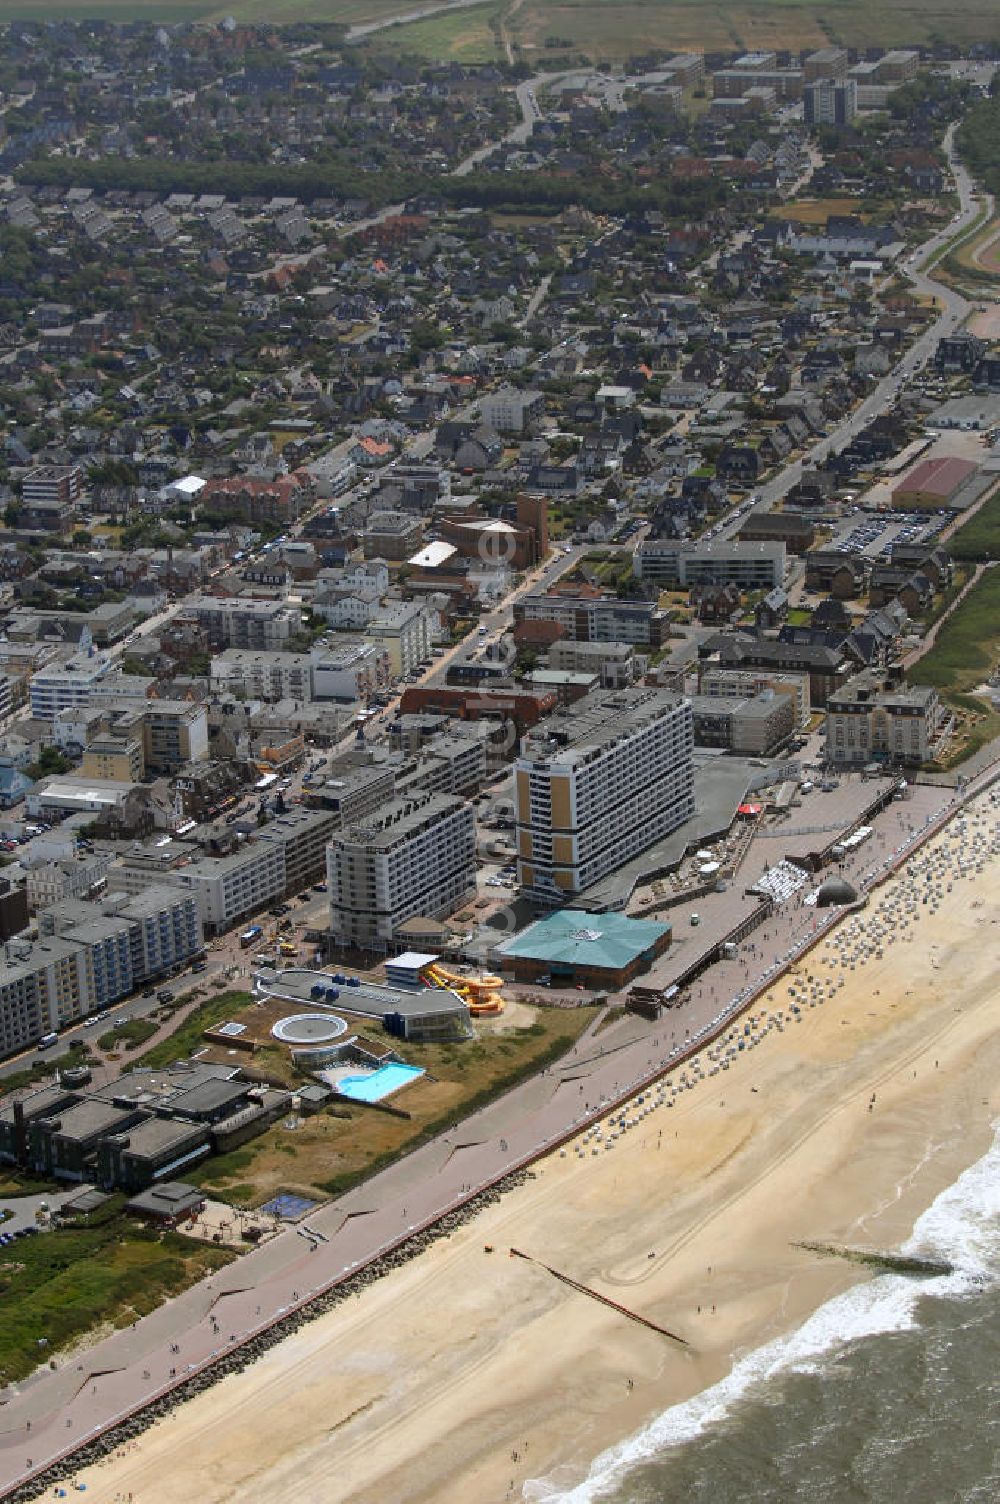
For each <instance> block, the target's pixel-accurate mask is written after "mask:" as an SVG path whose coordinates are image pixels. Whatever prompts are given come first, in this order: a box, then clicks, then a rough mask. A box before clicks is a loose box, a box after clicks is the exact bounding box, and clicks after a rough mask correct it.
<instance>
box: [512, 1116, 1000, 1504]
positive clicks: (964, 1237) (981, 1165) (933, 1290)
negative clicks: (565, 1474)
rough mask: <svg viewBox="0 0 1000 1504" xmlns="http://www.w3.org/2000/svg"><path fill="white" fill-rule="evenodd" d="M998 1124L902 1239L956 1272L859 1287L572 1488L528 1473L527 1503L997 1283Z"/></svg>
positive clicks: (559, 1495)
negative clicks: (945, 1302) (920, 1313)
mask: <svg viewBox="0 0 1000 1504" xmlns="http://www.w3.org/2000/svg"><path fill="white" fill-rule="evenodd" d="M993 1128H994V1141H993V1144H992V1146H991V1147H990V1149H989V1150H988V1151H987V1153H986V1154H985V1155H984V1156H983V1157H982V1159H980V1160H977V1162H976V1163H975V1164H974V1165H970V1167H969V1168H968V1169H967V1170H965V1171H963V1173H962V1174H961V1175H960V1176H959V1177H958V1179H957V1180H956V1181H955V1182H954V1184H953V1185H950V1186H949V1187H948V1188H947V1190H944V1191H942V1192H941V1194H940V1195H939V1196H938V1197H937V1199H936V1200H935V1201H934V1202H933V1203H932V1204H931V1205H930V1206H929V1207H928V1208H927V1210H926V1211H925V1212H924V1213H923V1215H922V1216H921V1217H919V1218H918V1220H917V1221H916V1223H915V1224H914V1228H913V1233H912V1235H911V1237H910V1238H909V1239H908V1240H907V1242H906V1244H905V1245H904V1252H907V1253H922V1254H925V1255H928V1256H931V1257H935V1258H940V1259H946V1260H947V1261H948V1262H949V1263H951V1264H952V1265H953V1266H954V1269H953V1272H952V1273H951V1274H947V1275H941V1276H939V1277H937V1278H934V1279H927V1280H922V1279H921V1280H918V1279H913V1278H912V1277H908V1276H905V1275H897V1274H884V1275H879V1276H878V1277H877V1278H875V1279H873V1280H871V1281H869V1282H868V1283H866V1284H863V1285H855V1286H854V1287H853V1288H852V1289H850V1290H846V1291H844V1293H843V1294H841V1295H837V1296H834V1298H833V1299H832V1300H829V1301H827V1303H826V1304H825V1305H823V1306H821V1307H820V1308H819V1310H818V1311H815V1312H814V1313H813V1314H812V1315H811V1316H810V1317H809V1318H808V1319H807V1320H806V1321H805V1322H804V1323H803V1324H802V1326H800V1327H798V1328H797V1330H795V1331H794V1332H790V1333H788V1334H787V1335H786V1336H783V1337H778V1338H775V1340H774V1341H773V1342H768V1343H765V1344H764V1345H763V1346H762V1347H759V1348H757V1349H755V1351H753V1352H751V1353H748V1354H747V1355H746V1356H745V1357H742V1358H740V1359H739V1360H738V1361H737V1362H736V1363H735V1364H734V1366H733V1368H732V1369H731V1370H730V1372H729V1373H728V1374H727V1375H726V1377H725V1378H724V1379H720V1380H719V1382H718V1383H717V1384H713V1385H712V1386H711V1387H710V1388H708V1389H705V1390H703V1391H702V1392H701V1393H700V1394H696V1395H694V1396H693V1397H692V1398H691V1399H689V1400H685V1401H683V1402H682V1403H681V1404H678V1405H672V1406H671V1407H670V1409H669V1410H665V1411H664V1412H663V1414H662V1415H659V1416H657V1418H656V1419H655V1420H654V1421H651V1422H650V1424H649V1425H648V1426H646V1427H645V1428H644V1429H643V1430H642V1431H640V1432H638V1433H637V1435H635V1436H632V1437H630V1438H629V1439H628V1440H627V1441H624V1442H621V1443H620V1444H618V1445H617V1446H614V1447H610V1448H609V1449H608V1450H607V1451H605V1452H602V1453H601V1454H600V1456H599V1457H597V1458H596V1460H595V1461H594V1463H593V1464H592V1466H591V1469H590V1472H589V1474H588V1476H587V1477H586V1478H585V1479H584V1481H583V1482H582V1483H579V1484H577V1485H576V1486H575V1487H571V1488H566V1487H565V1486H564V1485H562V1484H559V1483H557V1482H556V1481H555V1479H554V1478H552V1479H546V1478H531V1479H529V1480H528V1481H527V1482H526V1483H525V1485H524V1489H523V1494H522V1497H523V1498H524V1499H525V1500H526V1501H528V1504H595V1501H597V1500H599V1499H600V1498H601V1497H602V1496H604V1495H606V1494H607V1493H608V1491H609V1490H611V1489H612V1488H614V1487H616V1486H617V1485H618V1484H620V1482H621V1480H622V1475H623V1474H624V1473H626V1472H628V1471H629V1470H630V1469H632V1468H634V1467H637V1466H639V1465H641V1464H642V1463H644V1462H649V1461H652V1460H654V1459H656V1458H657V1457H659V1456H660V1455H662V1453H663V1452H665V1451H667V1450H669V1449H670V1448H672V1447H676V1446H680V1445H682V1444H683V1443H684V1442H688V1441H693V1440H694V1439H695V1438H696V1437H698V1436H700V1435H701V1434H702V1433H703V1432H704V1431H706V1430H707V1429H708V1428H709V1427H710V1426H713V1425H716V1424H718V1423H719V1422H720V1421H722V1420H724V1419H725V1418H726V1416H727V1415H728V1414H729V1413H730V1411H731V1410H732V1409H733V1407H734V1406H735V1405H736V1404H737V1402H738V1401H739V1400H741V1399H743V1398H744V1397H746V1396H747V1395H748V1394H749V1393H751V1392H752V1391H753V1390H755V1389H756V1388H758V1387H759V1386H761V1385H762V1384H766V1383H767V1381H768V1380H769V1379H772V1378H775V1377H777V1376H778V1375H781V1374H786V1373H795V1372H797V1373H804V1372H814V1371H815V1370H816V1369H817V1368H818V1367H820V1366H821V1363H822V1360H824V1359H826V1358H829V1357H830V1356H831V1355H832V1354H834V1353H837V1352H839V1351H840V1350H842V1349H843V1348H844V1347H846V1346H848V1345H849V1344H850V1343H852V1342H857V1341H859V1340H860V1339H861V1338H864V1337H873V1336H878V1335H881V1334H883V1333H886V1332H898V1331H906V1330H909V1329H911V1328H912V1327H914V1326H915V1325H916V1312H917V1307H918V1305H919V1303H920V1301H921V1300H923V1299H924V1298H925V1297H926V1296H929V1295H930V1296H938V1297H943V1298H949V1297H950V1298H960V1297H961V1296H963V1295H966V1294H969V1293H971V1292H972V1291H973V1290H979V1289H982V1288H983V1287H984V1286H986V1285H995V1284H1000V1123H995V1124H994V1125H993Z"/></svg>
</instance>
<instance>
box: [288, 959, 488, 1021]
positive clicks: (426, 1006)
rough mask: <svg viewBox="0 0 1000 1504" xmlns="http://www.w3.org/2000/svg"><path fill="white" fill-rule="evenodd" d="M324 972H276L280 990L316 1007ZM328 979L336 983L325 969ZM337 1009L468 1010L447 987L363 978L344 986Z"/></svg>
mask: <svg viewBox="0 0 1000 1504" xmlns="http://www.w3.org/2000/svg"><path fill="white" fill-rule="evenodd" d="M319 976H320V973H317V972H315V971H304V970H303V971H298V972H296V971H283V972H279V973H277V974H276V976H275V984H276V987H277V989H278V990H280V992H281V993H282V994H284V995H285V996H289V997H296V998H300V999H301V1001H302V1002H304V1003H309V1004H310V1006H312V1007H316V1006H317V1004H316V999H315V998H313V997H311V996H310V989H311V987H312V986H313V985H314V983H315V982H316V981H317V980H318V978H319ZM322 976H323V978H324V980H325V981H326V982H327V983H328V984H329V985H330V986H334V985H335V984H334V980H333V973H332V972H324V973H322ZM327 1006H330V1007H332V1011H333V1012H335V1013H357V1014H360V1015H361V1016H362V1017H364V1018H382V1017H383V1016H384V1015H385V1014H386V1013H402V1014H406V1015H421V1014H424V1013H460V1014H463V1015H464V1014H465V1013H466V1011H467V1010H466V1007H465V1004H464V1003H463V1002H462V999H461V998H460V997H458V996H457V994H456V993H454V992H450V991H449V990H448V989H447V988H446V987H419V988H414V987H408V988H406V990H405V991H404V990H403V989H402V988H399V987H386V986H382V985H381V984H380V983H378V982H367V981H364V980H362V982H361V985H360V986H359V987H341V988H340V997H339V998H338V999H337V1001H336V1002H335V1003H333V1004H332V1005H327Z"/></svg>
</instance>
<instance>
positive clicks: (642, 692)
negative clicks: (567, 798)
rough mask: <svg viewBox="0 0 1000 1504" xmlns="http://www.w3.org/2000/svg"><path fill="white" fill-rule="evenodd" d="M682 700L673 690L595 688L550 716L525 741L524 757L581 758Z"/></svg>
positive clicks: (542, 759) (544, 759) (536, 759)
mask: <svg viewBox="0 0 1000 1504" xmlns="http://www.w3.org/2000/svg"><path fill="white" fill-rule="evenodd" d="M681 702H682V696H680V695H676V694H674V693H673V691H672V690H667V689H647V688H646V687H645V686H641V685H633V686H632V687H631V688H629V689H618V690H594V691H592V692H591V693H590V694H589V695H585V696H584V698H583V699H582V700H578V701H577V702H576V704H575V705H570V706H567V707H566V708H564V709H563V710H561V711H556V712H555V714H553V715H551V716H549V717H548V718H547V719H546V720H545V721H543V722H542V723H541V724H540V725H539V726H538V727H537V728H536V729H535V730H534V731H532V732H531V733H529V735H527V736H526V737H525V738H524V740H523V742H522V753H521V755H522V758H523V759H524V760H526V761H528V762H548V761H549V760H550V759H551V760H552V761H554V762H560V763H564V762H568V761H571V760H572V761H578V760H580V758H581V757H582V756H583V755H584V754H585V753H586V752H588V751H590V750H591V749H592V748H597V747H603V746H606V745H609V744H610V743H612V742H615V741H617V740H618V739H619V738H620V737H623V736H630V735H632V734H634V733H635V732H636V731H638V730H640V729H641V728H642V727H643V726H645V725H648V724H649V723H650V722H652V721H655V720H658V719H659V717H660V716H662V715H665V714H666V713H667V712H668V711H670V710H675V709H676V708H677V707H678V706H679V705H680V704H681Z"/></svg>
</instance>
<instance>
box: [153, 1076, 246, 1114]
mask: <svg viewBox="0 0 1000 1504" xmlns="http://www.w3.org/2000/svg"><path fill="white" fill-rule="evenodd" d="M249 1090H250V1086H249V1084H248V1083H247V1082H245V1081H202V1082H201V1083H200V1084H199V1085H197V1086H193V1087H192V1088H191V1090H190V1091H184V1092H180V1093H178V1095H177V1096H176V1097H173V1098H171V1101H170V1111H171V1112H187V1113H190V1114H191V1115H192V1116H194V1117H197V1116H200V1115H201V1114H202V1113H205V1112H216V1111H217V1110H218V1109H219V1108H225V1107H229V1106H230V1105H231V1104H234V1103H236V1102H240V1101H242V1100H243V1098H244V1097H245V1096H246V1095H247V1092H248V1091H249Z"/></svg>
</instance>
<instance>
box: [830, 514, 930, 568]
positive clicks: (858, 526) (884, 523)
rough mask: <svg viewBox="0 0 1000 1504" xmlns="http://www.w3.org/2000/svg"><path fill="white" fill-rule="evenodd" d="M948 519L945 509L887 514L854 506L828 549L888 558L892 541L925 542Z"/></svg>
mask: <svg viewBox="0 0 1000 1504" xmlns="http://www.w3.org/2000/svg"><path fill="white" fill-rule="evenodd" d="M949 521H951V516H950V514H949V513H947V512H941V513H940V514H933V515H931V516H927V515H926V514H924V513H920V512H894V513H893V514H892V515H891V516H884V515H882V514H881V513H877V512H869V511H867V510H865V509H864V508H862V507H856V508H855V509H854V511H853V513H852V515H851V516H850V518H848V520H847V521H846V522H844V523H843V524H842V525H841V527H840V529H839V530H838V531H837V532H836V533H834V535H833V537H832V538H831V539H830V542H829V544H828V545H827V547H828V549H829V550H830V551H831V552H839V553H844V554H855V555H857V554H863V555H864V556H865V557H866V558H868V559H879V560H882V561H888V560H889V558H890V557H891V554H892V546H893V544H894V543H929V542H930V541H931V540H932V539H933V538H936V537H937V536H938V534H939V533H940V532H942V531H943V530H944V528H945V527H946V526H947V525H948V523H949Z"/></svg>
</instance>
